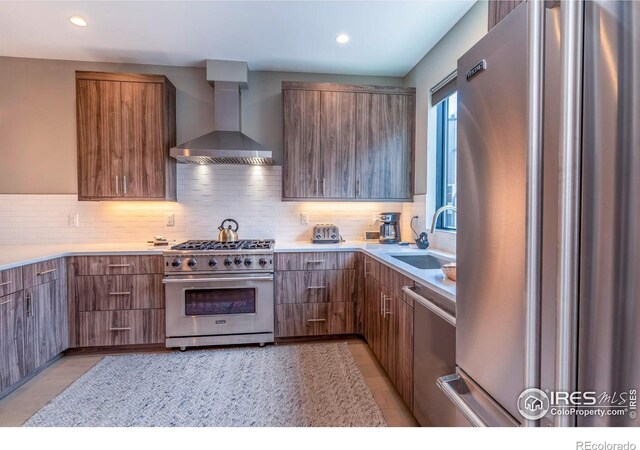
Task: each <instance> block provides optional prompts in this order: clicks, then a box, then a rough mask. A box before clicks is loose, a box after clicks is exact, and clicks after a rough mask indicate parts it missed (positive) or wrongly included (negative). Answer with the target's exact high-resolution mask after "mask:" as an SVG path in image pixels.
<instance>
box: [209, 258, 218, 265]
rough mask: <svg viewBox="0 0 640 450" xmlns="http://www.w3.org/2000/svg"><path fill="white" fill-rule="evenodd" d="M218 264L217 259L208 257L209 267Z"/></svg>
mask: <svg viewBox="0 0 640 450" xmlns="http://www.w3.org/2000/svg"><path fill="white" fill-rule="evenodd" d="M217 265H218V260H217V259H210V260H209V267H215V266H217Z"/></svg>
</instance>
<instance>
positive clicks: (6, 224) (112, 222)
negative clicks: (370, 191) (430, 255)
mask: <svg viewBox="0 0 640 450" xmlns="http://www.w3.org/2000/svg"><path fill="white" fill-rule="evenodd" d="M281 183H282V167H281V166H228V165H212V166H198V165H182V164H179V165H178V202H139V201H136V202H79V201H78V199H77V196H76V195H7V194H4V195H0V244H29V243H33V244H55V243H94V242H96V243H101V242H104V243H115V242H139V241H145V240H148V239H150V238H151V237H153V236H154V235H158V234H161V235H164V236H166V237H168V238H169V239H175V240H177V241H182V240H186V239H215V238H216V237H217V233H218V230H217V227H218V225H219V224H220V223H221V222H222V220H223V219H226V218H234V219H236V220H237V221H238V222H239V224H240V230H239V234H240V237H241V238H274V239H276V240H280V241H294V240H309V239H311V230H312V228H313V225H314V224H316V223H335V224H336V225H338V226H339V227H340V232H341V234H342V236H343V238H344V239H347V240H360V239H362V235H363V232H364V231H365V230H371V229H377V228H378V224H374V223H373V218H374V215H376V214H377V213H379V212H381V211H401V212H403V219H405V220H403V233H405V236H406V238H409V237H410V236H411V234H406V231H404V229H405V228H406V229H408V223H409V222H408V220H409V219H410V218H411V215H410V214H411V213H410V211H413V210H419V208H424V205H423V204H424V203H425V202H424V198H422V199H419V201H417V202H416V203H405V204H402V203H369V202H283V201H282V200H281ZM418 197H419V196H418ZM418 203H419V204H418ZM421 205H422V206H421ZM302 212H305V213H308V215H309V224H308V225H303V224H301V223H300V213H302ZM70 214H78V216H79V226H77V227H75V226H70V225H69V215H70ZM170 214H174V215H175V226H173V227H168V226H166V222H167V216H168V215H170ZM423 215H424V214H422V216H421V219H422V217H423Z"/></svg>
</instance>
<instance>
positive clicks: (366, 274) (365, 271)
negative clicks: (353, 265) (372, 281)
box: [364, 258, 371, 277]
mask: <svg viewBox="0 0 640 450" xmlns="http://www.w3.org/2000/svg"><path fill="white" fill-rule="evenodd" d="M368 262H369V260H368V259H367V258H365V259H364V276H365V277H366V276H369V275H371V274H370V273H369V272H367V263H368Z"/></svg>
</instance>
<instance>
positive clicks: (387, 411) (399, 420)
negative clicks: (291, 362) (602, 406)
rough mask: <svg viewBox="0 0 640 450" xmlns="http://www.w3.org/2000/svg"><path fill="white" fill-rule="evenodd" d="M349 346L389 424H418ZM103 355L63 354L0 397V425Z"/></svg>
mask: <svg viewBox="0 0 640 450" xmlns="http://www.w3.org/2000/svg"><path fill="white" fill-rule="evenodd" d="M348 342H349V348H350V350H351V353H352V354H353V358H354V359H355V361H356V363H357V364H358V367H359V368H360V371H361V372H362V375H363V376H364V379H365V381H366V382H367V385H368V386H369V389H370V390H371V393H372V394H373V397H374V399H375V401H376V403H377V404H378V406H379V407H380V409H381V410H382V414H383V415H384V418H385V420H386V421H387V424H388V425H389V426H392V427H413V426H418V424H417V422H416V420H415V418H414V417H413V415H412V414H411V412H410V411H409V409H408V408H407V406H406V405H405V404H404V402H403V400H402V398H401V397H400V395H399V394H398V392H397V391H396V389H395V387H394V386H393V385H392V384H391V381H390V380H389V378H388V377H387V375H386V373H385V372H384V369H383V368H382V366H381V365H380V363H379V362H378V361H377V359H376V358H375V356H374V355H373V353H371V350H370V349H369V347H368V346H367V344H366V343H365V342H364V341H362V340H359V339H350V340H349V341H348ZM103 357H104V355H102V354H101V355H73V356H65V357H63V358H61V359H59V360H58V361H56V362H54V363H53V364H52V365H51V366H49V367H47V368H46V369H45V370H43V371H42V372H41V373H40V374H38V375H37V376H36V377H35V378H33V379H32V380H30V381H28V382H27V383H25V384H24V385H22V386H21V387H19V388H18V389H16V390H15V391H14V392H12V393H11V394H9V395H8V396H7V397H5V398H3V399H2V400H0V426H1V427H17V426H21V425H22V424H24V423H25V422H26V421H27V420H28V419H29V418H30V417H31V416H32V415H33V414H34V413H36V412H37V411H38V410H39V409H40V408H42V407H43V406H44V405H46V404H47V403H48V402H49V401H50V400H51V399H53V398H54V397H56V396H57V395H58V394H60V393H61V392H62V391H63V390H64V389H65V388H67V386H69V385H70V384H71V383H73V382H74V381H75V380H77V379H78V378H80V377H81V376H82V375H83V374H84V373H85V372H87V371H88V370H89V369H90V368H92V367H93V366H94V365H95V364H97V363H98V362H99V361H100V360H101V359H102V358H103Z"/></svg>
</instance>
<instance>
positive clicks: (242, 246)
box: [171, 239, 275, 251]
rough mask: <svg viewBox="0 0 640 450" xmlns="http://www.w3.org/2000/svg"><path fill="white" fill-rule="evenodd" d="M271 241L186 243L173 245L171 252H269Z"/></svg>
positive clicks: (272, 241)
mask: <svg viewBox="0 0 640 450" xmlns="http://www.w3.org/2000/svg"><path fill="white" fill-rule="evenodd" d="M274 242H275V241H274V240H273V239H266V240H258V239H252V240H241V241H234V242H220V241H186V242H183V243H181V244H177V245H174V246H173V247H171V250H192V251H206V250H271V249H272V248H273V243H274Z"/></svg>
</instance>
